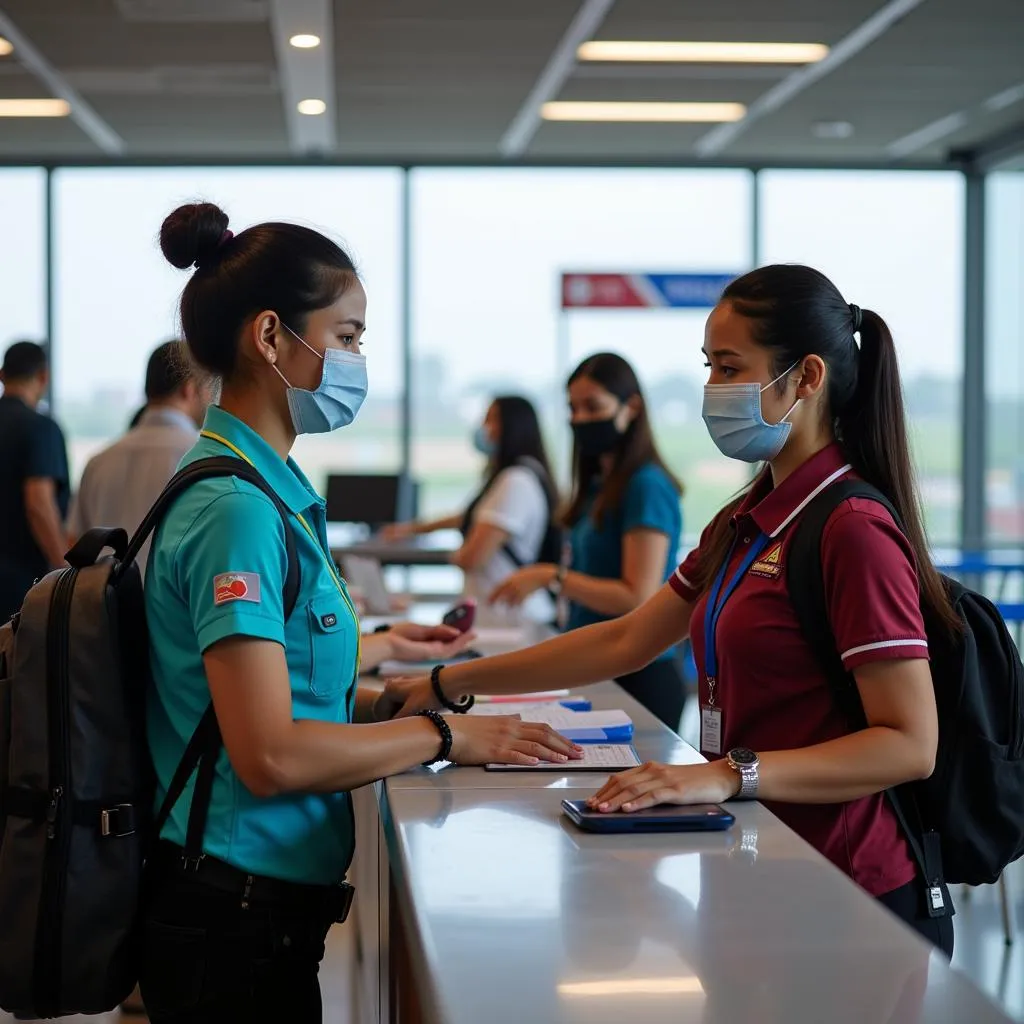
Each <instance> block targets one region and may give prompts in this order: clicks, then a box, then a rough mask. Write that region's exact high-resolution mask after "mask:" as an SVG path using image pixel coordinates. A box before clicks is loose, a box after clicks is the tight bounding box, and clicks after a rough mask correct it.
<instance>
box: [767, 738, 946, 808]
mask: <svg viewBox="0 0 1024 1024" xmlns="http://www.w3.org/2000/svg"><path fill="white" fill-rule="evenodd" d="M933 760H934V751H932V752H931V754H929V753H928V751H926V750H924V749H923V748H922V745H921V743H920V742H919V741H917V740H915V739H914V738H913V737H912V736H910V735H908V734H907V733H904V732H900V731H899V730H898V729H892V728H889V727H888V726H872V727H869V728H867V729H862V730H861V731H859V732H855V733H851V734H850V735H848V736H842V737H840V738H839V739H835V740H829V741H828V742H827V743H817V744H815V745H814V746H812V747H804V748H802V749H799V750H777V751H773V752H770V753H767V754H761V768H760V774H761V781H760V786H759V789H758V798H759V799H762V800H777V801H779V802H782V803H795V804H832V803H844V802H846V801H849V800H857V799H859V798H860V797H864V796H870V795H871V794H872V793H879V792H881V791H882V790H885V789H889V788H890V787H892V786H897V785H900V784H902V783H904V782H912V781H914V780H916V779H922V778H927V776H928V775H930V774H931V771H932V767H933Z"/></svg>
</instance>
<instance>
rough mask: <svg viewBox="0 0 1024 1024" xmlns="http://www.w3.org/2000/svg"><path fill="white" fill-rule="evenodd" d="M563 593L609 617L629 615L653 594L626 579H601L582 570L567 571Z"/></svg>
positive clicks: (571, 599)
mask: <svg viewBox="0 0 1024 1024" xmlns="http://www.w3.org/2000/svg"><path fill="white" fill-rule="evenodd" d="M656 589H657V588H655V590H656ZM562 594H563V596H564V597H567V598H568V599H569V600H570V601H573V602H575V603H576V604H581V605H583V607H584V608H589V609H590V610H591V611H594V612H597V613H598V614H599V615H607V616H609V617H611V616H619V615H627V614H629V612H631V611H633V610H634V609H635V608H639V607H640V605H642V604H643V603H644V601H645V600H646V599H647V598H648V597H650V596H651V595H650V594H640V593H638V592H637V591H636V590H634V589H633V588H632V587H631V586H630V585H629V584H628V583H627V582H626V581H625V580H621V579H619V580H608V579H601V578H600V577H598V576H587V575H585V574H584V573H582V572H568V573H566V576H565V583H564V584H563V586H562Z"/></svg>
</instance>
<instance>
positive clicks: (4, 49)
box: [0, 36, 14, 57]
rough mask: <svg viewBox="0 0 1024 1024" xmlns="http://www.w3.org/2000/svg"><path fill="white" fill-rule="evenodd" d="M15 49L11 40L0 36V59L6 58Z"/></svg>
mask: <svg viewBox="0 0 1024 1024" xmlns="http://www.w3.org/2000/svg"><path fill="white" fill-rule="evenodd" d="M13 49H14V47H13V46H12V45H11V42H10V40H9V39H4V37H3V36H0V57H6V56H7V54H9V53H10V52H11V51H12V50H13Z"/></svg>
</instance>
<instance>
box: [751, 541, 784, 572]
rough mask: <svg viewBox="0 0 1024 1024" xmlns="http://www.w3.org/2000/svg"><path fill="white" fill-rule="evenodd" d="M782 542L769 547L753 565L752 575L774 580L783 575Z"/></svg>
mask: <svg viewBox="0 0 1024 1024" xmlns="http://www.w3.org/2000/svg"><path fill="white" fill-rule="evenodd" d="M781 559H782V544H781V543H780V544H776V545H775V546H774V547H772V548H769V549H768V550H767V551H766V552H765V553H764V554H763V555H762V556H761V557H760V558H759V559H758V560H757V561H756V562H755V563H754V564H753V565H752V566H751V567H750V574H751V575H752V576H763V577H764V578H765V579H769V580H774V579H776V578H777V577H779V576H781V575H782V561H781Z"/></svg>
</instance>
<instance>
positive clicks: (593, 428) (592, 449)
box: [572, 416, 622, 458]
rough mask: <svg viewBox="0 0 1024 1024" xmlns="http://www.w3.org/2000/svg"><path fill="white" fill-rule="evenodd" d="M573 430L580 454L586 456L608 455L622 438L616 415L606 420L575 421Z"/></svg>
mask: <svg viewBox="0 0 1024 1024" xmlns="http://www.w3.org/2000/svg"><path fill="white" fill-rule="evenodd" d="M572 432H573V436H574V437H575V438H576V445H577V447H578V448H579V451H580V454H581V455H583V456H585V457H586V458H596V457H597V456H599V455H607V454H608V453H609V452H610V451H611V450H612V449H613V448H614V447H615V446H616V445H617V444H618V443H619V442H620V441H621V440H622V434H621V433H620V431H619V428H618V427H616V426H615V417H614V416H612V417H610V418H609V419H606V420H591V421H590V422H589V423H574V424H573V425H572Z"/></svg>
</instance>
